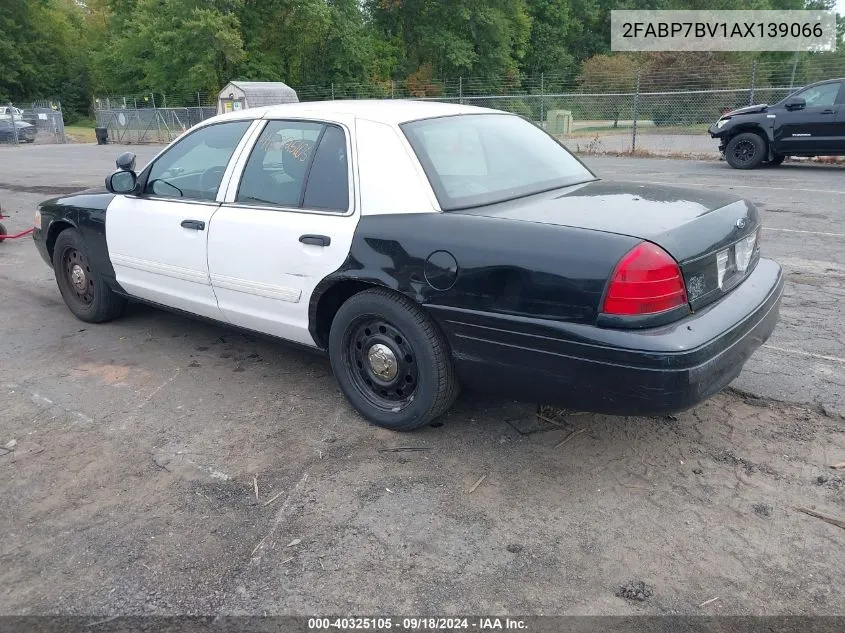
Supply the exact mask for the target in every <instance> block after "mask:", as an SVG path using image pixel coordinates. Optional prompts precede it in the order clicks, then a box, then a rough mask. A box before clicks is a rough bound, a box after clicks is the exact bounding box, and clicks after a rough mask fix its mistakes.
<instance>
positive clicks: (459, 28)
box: [365, 0, 531, 78]
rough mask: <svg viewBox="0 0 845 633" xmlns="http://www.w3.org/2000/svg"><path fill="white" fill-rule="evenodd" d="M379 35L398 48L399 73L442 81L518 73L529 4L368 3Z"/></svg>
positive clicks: (497, 0) (512, 0)
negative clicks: (427, 73)
mask: <svg viewBox="0 0 845 633" xmlns="http://www.w3.org/2000/svg"><path fill="white" fill-rule="evenodd" d="M365 6H366V10H367V15H368V18H369V19H370V20H371V21H372V23H373V25H374V27H375V28H376V31H377V33H378V36H379V37H381V38H382V39H384V40H386V41H388V42H393V43H395V44H398V45H399V50H400V51H401V54H400V57H399V59H398V64H397V66H396V72H397V74H398V75H399V76H400V78H401V77H407V76H408V75H410V74H411V73H414V72H416V71H417V70H419V69H420V68H422V67H423V66H426V65H430V66H431V68H432V72H433V74H434V76H435V77H437V78H446V77H449V78H454V77H459V76H474V77H479V78H502V77H506V76H513V75H516V74H517V72H518V70H519V63H520V61H521V60H522V58H523V57H524V56H525V53H526V51H527V47H528V40H529V36H530V34H531V18H530V16H529V15H528V13H527V10H526V3H525V0H487V1H482V0H450V1H449V2H442V1H437V0H367V1H366V3H365Z"/></svg>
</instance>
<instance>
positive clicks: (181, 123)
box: [95, 56, 845, 157]
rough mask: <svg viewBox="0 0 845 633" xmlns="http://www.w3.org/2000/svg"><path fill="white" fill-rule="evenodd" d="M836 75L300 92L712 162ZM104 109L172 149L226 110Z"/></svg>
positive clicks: (704, 72) (823, 62)
mask: <svg viewBox="0 0 845 633" xmlns="http://www.w3.org/2000/svg"><path fill="white" fill-rule="evenodd" d="M676 61H677V60H676ZM693 63H695V65H691V64H693ZM837 77H845V60H843V59H841V58H831V57H825V56H818V57H816V58H811V59H810V60H809V61H808V60H806V59H801V60H800V62H799V58H798V57H795V58H794V59H793V61H791V62H783V63H781V62H767V63H759V62H753V63H749V64H745V65H742V64H740V65H737V64H733V65H728V64H726V63H724V62H714V61H712V60H705V61H700V60H699V61H698V62H696V59H695V58H690V59H687V60H681V63H679V64H676V65H674V66H668V67H660V66H657V67H654V66H653V67H651V68H647V69H639V70H631V71H629V72H604V73H601V72H597V73H594V74H593V75H591V74H589V73H587V72H586V71H584V72H582V74H581V75H579V76H577V77H564V76H556V75H541V76H539V77H502V78H499V79H484V80H480V79H475V78H461V77H459V78H458V79H457V80H443V81H441V80H434V79H426V80H414V79H408V80H406V81H381V82H369V83H353V84H330V85H328V86H299V87H298V88H297V89H296V91H297V94H298V97H299V100H300V101H322V100H330V99H335V100H338V99H421V100H435V101H444V102H449V103H461V104H466V105H475V106H482V107H487V108H493V109H497V110H504V111H507V112H513V113H516V114H520V115H522V116H525V117H527V118H529V119H531V120H532V121H534V122H536V123H537V124H538V125H541V126H542V127H543V128H545V129H546V130H547V131H548V132H550V133H551V134H553V135H554V136H556V137H557V138H559V139H560V140H561V141H562V142H563V143H564V144H566V145H567V146H568V147H569V148H570V149H572V150H574V151H576V152H579V153H593V154H602V153H608V154H623V153H633V154H639V155H659V156H702V157H703V156H717V155H718V150H717V147H718V143H717V142H716V141H714V140H713V139H711V138H710V136H709V134H708V133H707V128H708V127H709V125H710V124H712V123H713V122H714V121H716V120H717V119H718V118H719V117H720V116H721V115H722V114H723V113H725V112H727V111H729V110H733V109H736V108H740V107H744V106H748V105H753V104H761V103H768V104H773V103H776V102H778V101H780V100H782V99H783V98H785V97H787V96H789V95H790V94H792V93H793V92H795V91H796V90H798V89H800V88H801V87H802V86H803V85H806V84H808V83H812V82H815V81H819V80H822V79H831V78H837ZM95 109H96V113H97V122H98V125H100V126H102V127H107V128H108V130H109V139H110V141H111V142H118V143H145V142H147V143H149V142H152V143H166V142H169V141H171V140H173V139H174V138H176V136H178V135H179V134H181V133H182V132H183V131H184V130H185V129H188V128H189V127H191V126H192V125H195V124H196V123H198V122H199V121H201V120H203V119H204V118H207V117H210V116H213V115H215V114H216V113H217V108H216V95H214V94H205V93H191V94H182V95H174V94H169V95H163V94H152V93H149V94H145V95H133V96H120V97H113V96H112V97H105V98H102V99H98V100H96V102H95Z"/></svg>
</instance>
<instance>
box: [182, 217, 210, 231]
mask: <svg viewBox="0 0 845 633" xmlns="http://www.w3.org/2000/svg"><path fill="white" fill-rule="evenodd" d="M182 228H183V229H193V230H195V231H204V230H205V222H203V221H202V220H182Z"/></svg>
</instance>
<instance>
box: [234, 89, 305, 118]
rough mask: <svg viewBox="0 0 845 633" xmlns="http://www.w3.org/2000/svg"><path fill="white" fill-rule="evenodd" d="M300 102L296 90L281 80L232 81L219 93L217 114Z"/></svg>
mask: <svg viewBox="0 0 845 633" xmlns="http://www.w3.org/2000/svg"><path fill="white" fill-rule="evenodd" d="M298 102H299V97H297V96H296V90H294V89H293V88H291V87H290V86H288V85H287V84H283V83H282V82H281V81H230V82H229V83H227V84H226V85H225V86H224V87H223V90H221V91H220V94H219V95H217V114H223V113H224V112H233V111H236V110H245V109H246V108H259V107H261V106H268V105H277V104H280V103H298Z"/></svg>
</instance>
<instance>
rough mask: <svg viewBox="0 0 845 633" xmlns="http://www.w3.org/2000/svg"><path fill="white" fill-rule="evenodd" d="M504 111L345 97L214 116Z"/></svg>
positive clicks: (400, 117) (402, 117)
mask: <svg viewBox="0 0 845 633" xmlns="http://www.w3.org/2000/svg"><path fill="white" fill-rule="evenodd" d="M485 113H487V114H491V113H492V114H506V113H504V112H502V111H501V110H494V109H492V108H481V107H477V106H468V105H460V104H457V103H443V102H440V101H420V100H414V99H344V100H335V101H301V102H298V103H284V104H280V105H272V106H263V107H260V108H248V109H246V110H241V111H240V112H231V113H226V114H221V115H217V116H216V117H214V119H215V120H222V119H260V118H275V117H299V116H307V117H311V116H317V117H319V116H321V115H322V116H327V115H346V116H354V117H356V118H362V119H370V120H372V121H379V122H382V123H390V124H395V125H398V124H400V123H406V122H408V121H417V120H420V119H428V118H432V117H441V116H455V115H459V114H485Z"/></svg>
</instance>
